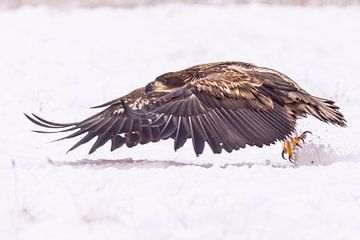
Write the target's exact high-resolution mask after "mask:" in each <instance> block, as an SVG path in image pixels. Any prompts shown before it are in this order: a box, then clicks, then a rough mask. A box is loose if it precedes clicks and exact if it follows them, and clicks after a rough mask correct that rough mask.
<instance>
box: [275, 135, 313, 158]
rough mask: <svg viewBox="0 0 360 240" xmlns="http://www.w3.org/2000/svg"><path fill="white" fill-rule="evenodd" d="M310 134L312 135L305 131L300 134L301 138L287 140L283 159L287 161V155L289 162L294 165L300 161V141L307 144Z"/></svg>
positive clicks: (282, 154)
mask: <svg viewBox="0 0 360 240" xmlns="http://www.w3.org/2000/svg"><path fill="white" fill-rule="evenodd" d="M308 133H310V134H311V132H310V131H305V132H303V133H302V134H300V136H295V137H290V138H288V139H285V140H284V144H283V149H282V153H281V156H282V158H284V159H285V154H286V155H287V156H288V160H289V161H290V162H292V163H294V161H296V160H297V159H298V152H299V149H298V148H301V145H300V141H302V142H303V143H305V138H306V136H307V134H308Z"/></svg>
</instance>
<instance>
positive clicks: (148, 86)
mask: <svg viewBox="0 0 360 240" xmlns="http://www.w3.org/2000/svg"><path fill="white" fill-rule="evenodd" d="M152 91H154V87H153V84H152V83H149V84H148V85H146V87H145V93H146V94H147V93H151V92H152Z"/></svg>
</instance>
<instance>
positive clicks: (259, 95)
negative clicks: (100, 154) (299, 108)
mask: <svg viewBox="0 0 360 240" xmlns="http://www.w3.org/2000/svg"><path fill="white" fill-rule="evenodd" d="M242 68H243V66H242ZM251 69H252V68H249V69H248V70H246V71H243V70H242V69H241V68H240V69H237V66H236V65H231V64H230V67H225V68H220V69H216V70H209V71H205V72H202V74H198V75H197V76H196V78H194V79H193V80H192V81H188V82H187V83H186V84H185V85H184V86H182V87H176V88H175V89H176V90H174V91H172V92H170V93H167V92H166V91H165V92H163V93H159V92H156V91H155V92H153V93H150V94H145V92H144V88H139V89H137V90H135V91H133V92H131V93H130V94H128V95H126V96H124V97H122V98H119V99H116V100H113V101H110V102H108V103H106V104H103V105H100V106H98V107H107V108H106V109H105V110H103V111H101V112H100V113H98V114H96V115H94V116H92V117H90V118H88V119H85V120H84V121H81V122H75V123H69V124H61V123H54V122H49V121H47V120H45V119H43V118H40V117H38V116H36V115H32V116H29V115H26V116H27V118H28V119H30V120H31V121H32V122H33V123H35V124H37V125H39V126H42V127H45V128H51V129H53V130H54V131H52V132H71V131H73V133H71V134H70V135H67V136H65V137H63V138H60V139H58V140H63V139H67V138H73V137H77V136H80V135H84V136H83V137H82V138H81V139H80V141H78V142H77V143H76V144H75V145H73V146H72V147H71V148H70V150H69V151H71V150H73V149H75V148H77V147H79V146H80V145H82V144H85V143H87V142H89V141H90V140H92V139H94V138H97V139H96V141H95V143H94V144H93V145H92V147H91V149H90V152H89V153H92V152H94V151H95V150H96V149H97V148H99V147H101V146H103V145H104V144H105V143H106V142H108V141H111V150H112V151H113V150H115V149H117V148H119V147H121V146H123V145H124V144H125V145H126V146H127V147H133V146H136V145H137V144H146V143H149V142H157V141H159V140H160V139H168V138H173V139H174V148H175V150H177V149H178V148H180V147H182V146H183V145H184V144H185V142H186V141H187V139H189V138H191V139H192V143H193V147H194V151H195V153H196V154H197V155H199V154H201V153H202V152H203V150H204V147H205V143H208V145H209V146H210V148H211V149H212V151H213V152H214V153H221V152H222V149H224V150H225V151H227V152H231V151H233V150H237V149H239V148H244V147H245V146H246V145H250V146H253V145H256V146H259V147H261V146H263V145H269V144H271V143H274V142H275V141H276V140H282V139H284V138H285V137H286V136H287V135H289V134H290V133H291V132H292V131H293V130H294V126H295V116H294V115H292V114H291V112H290V111H288V109H287V106H286V103H285V102H284V94H285V93H286V92H291V91H296V90H297V89H296V88H295V87H294V86H293V84H289V83H288V82H286V81H284V80H283V79H282V78H281V76H279V75H277V74H273V73H259V72H258V71H253V72H251ZM37 132H41V133H47V132H44V131H37Z"/></svg>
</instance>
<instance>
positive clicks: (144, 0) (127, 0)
mask: <svg viewBox="0 0 360 240" xmlns="http://www.w3.org/2000/svg"><path fill="white" fill-rule="evenodd" d="M163 3H186V4H248V3H262V4H286V5H327V4H331V5H358V4H360V0H1V1H0V7H4V8H15V7H19V6H23V5H46V6H53V7H73V6H76V7H89V8H91V7H101V6H109V7H134V6H137V5H154V4H163Z"/></svg>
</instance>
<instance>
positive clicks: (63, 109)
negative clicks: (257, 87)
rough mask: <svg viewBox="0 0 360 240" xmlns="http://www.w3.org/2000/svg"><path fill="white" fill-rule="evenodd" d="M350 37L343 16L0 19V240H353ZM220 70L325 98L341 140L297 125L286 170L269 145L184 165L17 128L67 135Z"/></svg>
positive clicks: (143, 150)
mask: <svg viewBox="0 0 360 240" xmlns="http://www.w3.org/2000/svg"><path fill="white" fill-rule="evenodd" d="M359 23H360V8H359V7H346V8H341V7H290V6H284V7H276V6H261V5H243V6H232V5H226V6H196V5H193V6H187V5H159V6H156V7H139V8H134V9H111V8H100V9H99V8H97V9H90V10H81V9H72V10H68V11H66V10H56V9H47V8H41V7H37V8H28V7H26V8H20V9H18V10H6V11H5V10H4V11H1V12H0V29H1V33H0V34H1V35H0V53H1V54H0V66H1V68H0V69H1V70H0V83H1V90H2V91H1V95H0V103H1V112H0V123H1V128H0V143H1V144H0V151H1V161H0V189H1V190H2V193H1V195H0V206H1V207H0V237H1V239H357V238H358V237H359V236H360V164H359V160H360V159H359V155H360V149H359V147H358V141H357V139H358V135H359V134H360V127H359V126H360V125H359V124H360V122H359V121H360V120H359V119H360V108H359V98H358V95H359V91H360V82H359V77H360V64H359V63H360V57H359V52H360V44H359V43H360V24H359ZM222 60H241V61H247V62H252V63H255V64H257V65H261V66H267V67H271V68H275V69H278V70H280V71H282V72H284V73H286V74H287V75H289V76H291V77H292V78H293V79H295V80H296V81H297V82H298V83H299V84H300V85H301V86H302V87H303V88H305V89H306V90H307V91H309V92H310V93H312V94H314V95H316V96H321V97H326V98H330V99H333V100H335V101H336V102H337V104H338V105H339V106H340V107H341V111H342V112H343V113H344V114H345V116H346V119H347V120H348V128H346V129H344V128H339V127H335V126H331V125H326V124H324V123H321V122H320V121H318V120H316V119H313V118H307V119H303V120H300V121H299V122H298V130H299V132H301V131H305V130H310V131H312V132H313V135H312V136H309V138H308V139H307V144H306V145H305V146H304V148H303V150H302V151H301V152H300V160H299V162H298V164H297V166H295V167H294V166H291V164H289V163H288V162H286V161H284V160H282V159H281V156H280V151H281V144H280V143H278V144H275V145H272V146H270V147H264V148H261V149H260V148H256V147H253V148H246V149H243V150H240V151H237V152H234V153H231V154H226V153H224V154H221V155H213V154H211V153H210V152H209V149H207V151H206V153H205V154H203V155H202V156H201V157H199V158H197V157H195V155H194V153H193V151H192V149H191V148H192V146H191V143H190V142H189V143H188V144H187V145H186V146H185V147H184V148H182V149H180V150H178V151H177V152H175V153H174V152H173V146H172V142H171V141H163V142H160V143H156V144H148V145H146V146H139V147H136V148H133V149H126V148H123V149H119V150H117V151H115V152H110V151H109V145H105V146H104V147H103V148H101V149H99V150H98V151H97V152H95V153H94V154H92V155H90V156H89V155H87V152H88V150H89V148H90V146H89V144H88V145H86V146H82V147H80V148H79V149H77V150H76V151H74V152H71V153H69V154H65V152H66V151H67V149H68V148H69V147H70V146H71V145H72V144H73V143H74V142H75V141H76V139H74V140H72V141H63V142H56V143H50V144H47V143H48V142H49V141H51V140H54V139H55V138H57V136H51V135H40V134H36V133H33V132H30V131H29V130H30V129H33V128H34V126H33V124H32V123H30V122H29V121H27V120H26V119H25V117H24V116H23V115H22V113H23V112H27V113H31V112H34V113H37V114H39V115H41V116H43V117H45V118H47V119H49V120H53V121H60V122H61V121H62V122H66V121H69V122H73V121H77V120H80V119H82V118H85V117H87V116H89V115H90V114H93V113H95V111H94V110H90V109H89V107H90V106H94V105H98V104H100V103H103V102H105V101H108V100H111V99H114V98H117V97H119V96H121V95H123V94H126V93H127V92H129V91H130V90H132V89H134V88H136V87H139V86H143V85H144V84H146V83H147V82H149V81H152V80H153V79H154V78H155V77H156V76H157V75H159V74H161V73H163V72H167V71H173V70H179V69H182V68H185V67H188V66H191V65H194V64H198V63H206V62H213V61H222ZM129 158H132V159H134V160H139V161H132V160H131V159H129ZM86 159H88V160H86ZM111 159H112V160H117V161H109V160H111ZM121 159H123V160H121ZM126 159H127V160H126ZM144 159H148V161H144ZM307 165H312V166H307ZM315 166H316V167H315Z"/></svg>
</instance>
